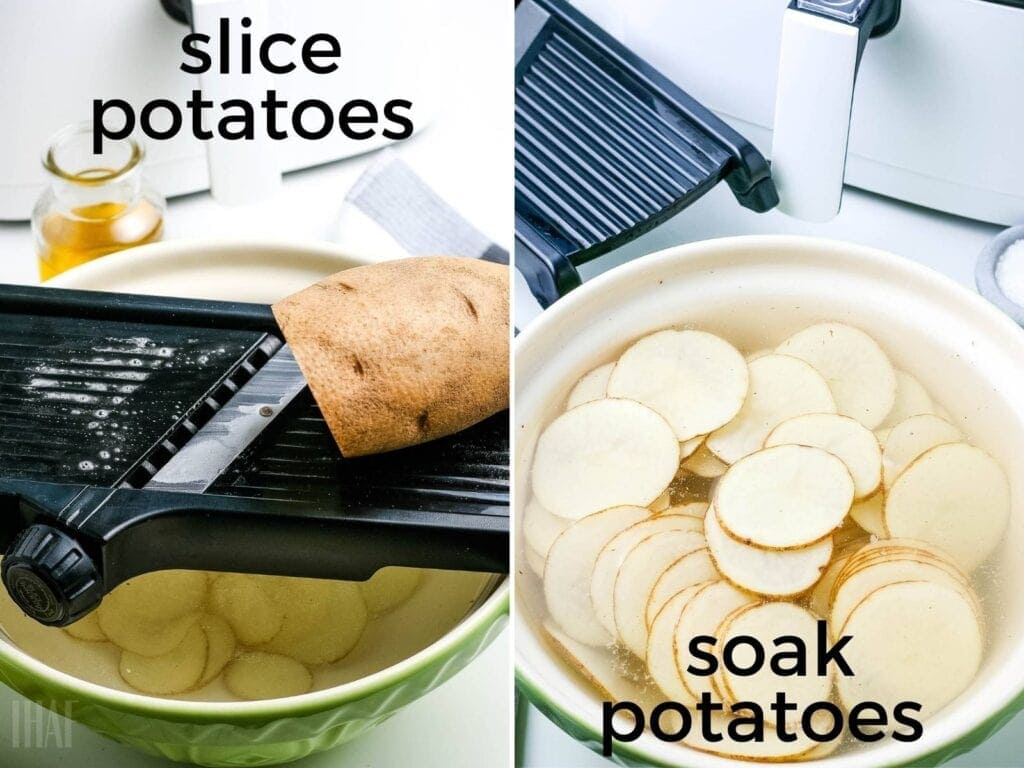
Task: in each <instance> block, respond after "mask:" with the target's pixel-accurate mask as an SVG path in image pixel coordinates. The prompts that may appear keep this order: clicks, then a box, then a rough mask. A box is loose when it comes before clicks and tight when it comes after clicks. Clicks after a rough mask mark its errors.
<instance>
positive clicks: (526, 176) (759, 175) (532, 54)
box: [515, 0, 779, 307]
mask: <svg viewBox="0 0 1024 768" xmlns="http://www.w3.org/2000/svg"><path fill="white" fill-rule="evenodd" d="M515 98H516V105H515V127H516V139H515V179H516V218H515V222H516V255H515V256H516V265H517V267H518V268H519V269H520V271H521V272H522V273H523V275H524V276H525V277H526V280H527V283H528V284H529V285H530V288H531V290H532V291H533V294H534V296H536V297H537V300H538V301H539V302H540V303H541V304H542V305H543V306H545V307H546V306H548V305H550V304H551V303H552V302H553V301H555V300H556V299H557V298H558V297H559V296H562V295H564V294H565V293H566V292H568V291H570V290H572V289H573V288H575V287H576V286H578V285H579V284H580V277H579V274H578V273H577V271H576V267H577V266H578V265H580V264H583V263H585V262H587V261H590V260H591V259H593V258H595V257H597V256H600V255H601V254H603V253H606V252H607V251H610V250H612V249H613V248H616V247H618V246H620V245H622V244H624V243H626V242H628V241H630V240H632V239H633V238H635V237H638V236H639V235H641V234H643V233H644V232H646V231H648V230H649V229H651V228H652V227H654V226H656V225H658V224H660V223H661V222H663V221H665V220H666V219H668V218H669V217H671V216H672V215H674V214H675V213H677V212H678V211H680V210H682V209H683V208H685V207H686V206H688V205H690V204H691V203H692V202H694V201H695V200H696V199H698V198H699V197H701V196H702V195H703V194H704V193H706V192H707V191H708V190H710V189H711V188H712V187H714V186H715V184H717V183H718V182H719V181H721V180H723V179H724V180H725V182H726V183H727V184H728V185H729V187H730V189H732V191H733V194H734V195H735V196H736V199H737V201H738V202H739V203H740V205H743V206H744V207H746V208H750V209H751V210H753V211H757V212H759V213H760V212H764V211H767V210H770V209H771V208H774V207H775V205H777V204H778V201H779V198H778V194H777V193H776V190H775V186H774V184H773V183H772V179H771V174H770V172H769V168H768V162H767V161H766V160H765V158H764V157H763V156H762V155H761V153H760V152H758V151H757V149H756V148H755V147H754V146H753V145H752V144H751V143H750V142H748V141H747V140H746V139H744V138H743V137H742V136H740V135H739V134H738V133H736V131H734V130H732V129H731V128H730V127H729V126H728V125H726V124H725V123H724V122H723V121H722V120H720V119H719V118H718V117H716V116H715V115H714V114H712V113H711V112H710V111H709V110H708V109H707V108H705V107H704V106H702V105H701V104H699V103H698V102H697V101H695V100H694V99H692V98H691V97H690V96H688V95H687V94H686V93H685V92H683V91H682V90H681V89H679V88H678V87H677V86H675V85H673V84H672V83H671V82H670V81H669V80H668V79H666V78H665V77H663V76H662V75H660V74H659V73H658V72H657V71H655V70H654V69H653V68H652V67H650V66H649V65H648V64H646V63H645V62H644V61H642V60H641V59H639V58H638V57H637V56H635V55H634V54H632V53H631V52H630V51H629V50H627V49H626V48H625V47H623V46H622V45H621V44H619V43H618V42H616V41H615V40H614V39H613V38H612V37H611V36H610V35H608V34H607V33H606V32H604V31H603V30H602V29H600V28H599V27H598V26H597V25H596V24H594V23H593V22H591V21H590V20H589V19H587V18H586V17H585V16H584V15H583V14H581V13H580V12H579V11H577V10H576V9H574V8H573V7H572V6H570V5H569V4H568V3H567V2H563V0H521V2H519V4H518V6H517V8H516V97H515Z"/></svg>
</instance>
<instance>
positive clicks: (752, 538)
mask: <svg viewBox="0 0 1024 768" xmlns="http://www.w3.org/2000/svg"><path fill="white" fill-rule="evenodd" d="M764 359H767V358H764ZM853 496H854V484H853V478H852V477H851V476H850V472H849V470H848V469H847V468H846V465H845V464H844V463H843V462H842V460H840V459H839V458H837V457H836V456H834V455H832V454H831V453H828V452H827V451H823V450H822V449H820V448H810V447H808V446H805V445H779V446H775V447H774V448H764V449H762V450H760V451H758V452H757V453H752V454H751V455H750V456H747V457H746V458H743V459H740V460H739V461H738V462H736V463H735V464H733V465H732V466H731V467H730V468H729V471H728V472H726V473H725V474H724V475H723V476H722V479H721V480H719V482H718V488H717V490H716V492H715V501H714V506H715V511H716V512H717V513H718V522H719V523H721V525H722V528H723V529H725V531H726V532H727V533H728V534H729V535H730V536H732V537H733V538H734V539H736V540H737V541H742V542H744V543H747V544H751V545H753V546H760V547H764V548H768V549H787V548H792V547H803V546H807V545H809V544H813V543H814V542H816V541H818V540H820V539H822V538H824V537H825V536H828V535H829V534H830V533H831V532H832V531H834V530H835V529H836V528H838V527H839V526H840V525H842V523H843V520H844V519H845V517H846V513H847V512H849V511H850V506H851V504H852V503H853Z"/></svg>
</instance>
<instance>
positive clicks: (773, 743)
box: [665, 712, 826, 763]
mask: <svg viewBox="0 0 1024 768" xmlns="http://www.w3.org/2000/svg"><path fill="white" fill-rule="evenodd" d="M729 719H730V718H729V717H728V716H724V715H722V714H720V713H718V712H715V713H712V714H711V728H712V730H714V731H715V732H717V733H725V732H726V729H727V727H728V722H729ZM665 722H668V719H667V718H665ZM669 730H671V729H669ZM790 730H792V731H793V732H794V733H795V735H796V740H795V741H783V740H782V739H780V738H779V736H778V732H777V731H776V729H775V728H769V727H765V729H764V739H763V740H762V741H733V740H730V739H728V738H725V739H722V740H721V741H710V740H708V739H706V738H705V737H704V734H703V732H702V729H701V728H700V727H699V724H698V726H697V727H695V728H691V729H690V732H689V734H687V736H686V737H685V738H684V739H683V741H682V743H683V744H685V745H686V746H688V747H690V749H696V750H699V751H701V752H708V753H710V754H713V755H718V756H719V757H724V758H728V759H730V760H747V761H750V762H753V763H789V762H790V761H794V760H810V759H812V756H813V755H815V754H818V753H819V751H823V750H821V748H822V747H823V746H826V745H824V744H819V743H818V742H816V741H814V740H813V739H811V738H810V737H809V736H807V735H806V734H804V733H803V731H802V729H801V728H795V729H794V728H792V726H791V728H790Z"/></svg>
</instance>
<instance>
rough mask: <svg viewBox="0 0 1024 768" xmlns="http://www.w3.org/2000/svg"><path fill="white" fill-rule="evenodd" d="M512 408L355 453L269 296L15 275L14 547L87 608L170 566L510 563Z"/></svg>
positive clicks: (18, 572)
mask: <svg viewBox="0 0 1024 768" xmlns="http://www.w3.org/2000/svg"><path fill="white" fill-rule="evenodd" d="M508 504H509V471H508V413H507V412H505V413H501V414H498V415H496V416H494V417H492V418H490V419H488V420H486V421H484V422H482V423H480V424H477V425H476V426H474V427H471V428H470V429H467V430H465V431H463V432H462V433H460V434H458V435H454V436H451V437H449V438H446V439H442V440H437V441H434V442H432V443H427V444H424V445H420V446H416V447H413V448H408V449H405V450H402V451H395V452H392V453H390V454H384V455H379V456H371V457H365V458H358V459H346V458H342V457H341V456H340V455H339V452H338V449H337V447H336V445H335V443H334V440H333V439H332V437H331V435H330V432H329V431H328V429H327V426H326V424H325V422H324V420H323V418H322V417H321V415H320V413H319V411H318V410H317V407H316V404H315V403H314V402H313V399H312V397H311V396H310V394H309V390H308V388H307V387H306V384H305V380H304V379H303V378H302V375H301V372H299V370H298V366H297V365H296V364H295V361H294V358H293V357H292V356H291V352H290V350H289V348H288V346H287V345H286V344H284V343H283V341H282V339H281V337H280V331H279V330H278V328H277V325H276V323H275V322H274V318H273V315H272V313H271V311H270V308H269V307H266V306H260V305H255V304H238V303H223V302H205V301H188V300H181V299H166V298H159V297H145V296H126V295H120V294H105V293H94V292H83V291H66V290H57V289H52V288H45V289H44V288H26V287H21V286H0V552H6V555H5V556H4V558H3V562H2V569H0V570H2V576H3V581H4V585H5V586H6V588H7V590H8V592H9V593H10V595H11V596H12V598H13V599H14V600H15V601H16V602H17V603H18V604H19V606H21V608H22V609H23V610H24V611H25V612H26V613H28V614H29V615H30V616H32V617H33V618H35V619H36V620H38V621H40V622H42V623H44V624H51V625H57V626H65V625H67V624H70V623H72V622H74V621H75V620H77V619H78V618H80V617H81V616H83V615H84V614H86V613H88V612H89V611H90V610H92V609H93V608H95V607H96V605H98V604H99V602H100V600H101V599H102V597H103V595H104V594H105V593H107V592H109V591H110V590H112V589H113V588H114V587H115V586H117V585H118V584H120V583H121V582H123V581H125V580H127V579H129V578H131V577H132V576H136V575H138V574H140V573H144V572H148V571H156V570H161V569H167V568H193V569H202V570H220V571H241V572H252V573H268V574H281V575H292V576H308V577H321V578H342V579H357V580H362V579H365V578H368V577H369V576H370V575H372V574H373V572H374V571H376V570H377V569H378V568H380V567H383V566H386V565H405V566H420V567H428V568H447V569H459V570H475V571H485V572H507V570H508Z"/></svg>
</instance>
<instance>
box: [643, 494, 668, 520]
mask: <svg viewBox="0 0 1024 768" xmlns="http://www.w3.org/2000/svg"><path fill="white" fill-rule="evenodd" d="M671 505H672V494H670V493H669V492H668V491H665V492H664V493H663V494H661V496H659V497H658V498H656V499H655V500H654V501H652V502H651V503H650V504H648V505H647V508H648V509H649V510H651V514H652V515H660V514H661V513H662V512H664V511H665V510H666V509H668V508H669V507H670V506H671Z"/></svg>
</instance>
